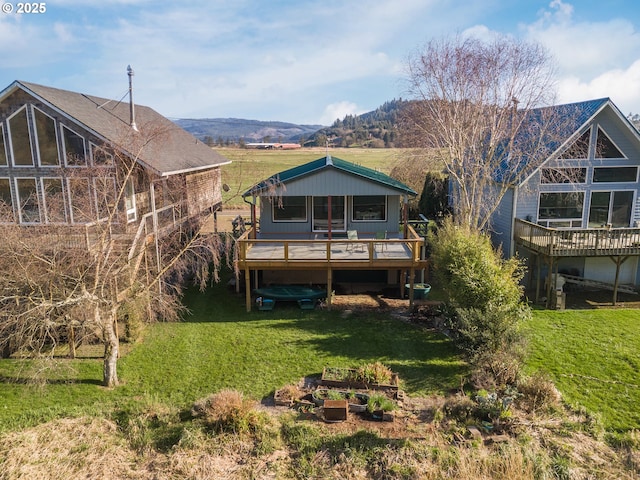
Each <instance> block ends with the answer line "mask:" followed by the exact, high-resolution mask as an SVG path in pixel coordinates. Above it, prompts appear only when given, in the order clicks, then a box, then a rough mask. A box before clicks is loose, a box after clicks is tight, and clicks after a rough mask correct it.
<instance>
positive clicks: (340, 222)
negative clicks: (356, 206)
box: [313, 196, 347, 232]
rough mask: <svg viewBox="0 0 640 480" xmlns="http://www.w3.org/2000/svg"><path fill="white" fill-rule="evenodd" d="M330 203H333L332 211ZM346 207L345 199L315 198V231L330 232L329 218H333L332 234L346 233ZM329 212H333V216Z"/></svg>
mask: <svg viewBox="0 0 640 480" xmlns="http://www.w3.org/2000/svg"><path fill="white" fill-rule="evenodd" d="M329 203H331V209H329ZM345 206H346V200H345V197H338V196H336V197H333V196H332V197H313V231H314V232H327V231H329V217H331V231H332V232H344V231H346V229H347V224H346V221H345V219H346V214H345V211H346V208H345ZM329 210H331V215H329Z"/></svg>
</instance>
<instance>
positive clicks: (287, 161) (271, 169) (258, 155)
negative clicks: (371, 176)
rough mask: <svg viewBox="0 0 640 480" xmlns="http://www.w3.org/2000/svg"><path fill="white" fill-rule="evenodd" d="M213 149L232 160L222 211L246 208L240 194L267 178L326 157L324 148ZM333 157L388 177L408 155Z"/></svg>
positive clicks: (366, 151) (339, 153) (336, 153)
mask: <svg viewBox="0 0 640 480" xmlns="http://www.w3.org/2000/svg"><path fill="white" fill-rule="evenodd" d="M214 150H215V151H216V152H218V153H220V154H221V155H223V156H225V157H226V158H228V159H229V160H231V161H232V163H231V164H230V165H225V166H224V167H222V182H223V183H226V184H227V185H228V186H229V191H228V192H223V202H224V207H223V208H225V209H230V208H246V207H247V204H246V203H244V202H243V200H242V194H243V193H244V192H246V191H247V190H248V189H249V188H251V186H253V185H255V184H256V183H258V182H260V181H261V180H264V179H265V178H268V177H269V176H271V175H273V174H275V173H278V172H281V171H283V170H287V169H288V168H292V167H296V166H298V165H302V164H304V163H307V162H310V161H312V160H317V159H318V158H322V157H325V156H326V155H327V149H325V148H322V147H314V148H299V149H295V150H255V149H246V148H220V147H215V148H214ZM328 153H329V155H331V156H332V157H337V158H341V159H342V160H346V161H348V162H353V163H356V164H358V165H362V166H364V167H368V168H372V169H374V170H378V171H380V172H383V173H386V174H389V172H391V169H392V168H393V167H394V165H395V164H396V162H397V161H398V160H399V159H401V158H402V156H403V155H405V154H406V153H407V150H406V149H402V148H331V149H329V150H328Z"/></svg>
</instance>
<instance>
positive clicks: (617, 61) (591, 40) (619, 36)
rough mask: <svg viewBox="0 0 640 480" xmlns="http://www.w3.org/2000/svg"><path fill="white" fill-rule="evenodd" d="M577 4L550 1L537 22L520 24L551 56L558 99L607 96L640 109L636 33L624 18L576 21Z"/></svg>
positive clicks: (639, 34)
mask: <svg viewBox="0 0 640 480" xmlns="http://www.w3.org/2000/svg"><path fill="white" fill-rule="evenodd" d="M576 8H580V5H577V7H574V6H573V5H572V4H570V3H565V2H563V1H562V0H553V1H552V2H551V3H550V4H549V8H548V9H546V10H543V11H541V12H540V13H539V19H538V20H537V21H536V22H534V23H532V24H529V25H521V28H522V29H523V31H524V34H525V36H526V37H527V38H529V39H532V40H535V41H538V42H539V43H541V44H543V45H545V46H546V47H547V48H548V49H549V51H550V52H551V53H552V55H553V56H554V57H555V60H556V62H557V64H558V71H559V77H560V78H559V82H558V96H559V101H561V102H572V101H580V100H589V99H593V98H600V97H611V98H612V99H613V101H614V102H615V103H616V105H618V106H619V107H620V108H621V109H623V110H624V109H633V111H634V112H640V32H638V30H637V29H636V27H635V26H634V24H633V23H632V22H631V21H630V20H629V19H626V18H615V17H614V18H607V19H603V20H597V21H576V20H575V16H576ZM585 8H586V7H585Z"/></svg>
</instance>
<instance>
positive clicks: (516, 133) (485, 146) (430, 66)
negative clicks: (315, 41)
mask: <svg viewBox="0 0 640 480" xmlns="http://www.w3.org/2000/svg"><path fill="white" fill-rule="evenodd" d="M553 72H554V70H553V65H552V62H551V61H550V58H549V56H548V55H547V53H546V51H545V50H544V49H543V48H542V47H541V46H539V45H537V44H532V43H526V42H522V41H518V40H515V39H512V38H509V37H496V38H494V39H493V40H491V41H483V40H479V39H477V38H473V37H463V36H456V37H454V38H446V39H440V40H433V41H431V42H429V43H427V45H426V46H425V47H424V48H423V49H421V50H420V51H418V53H416V54H415V55H413V56H412V57H411V58H410V59H409V61H408V75H407V76H408V82H409V92H410V95H411V96H412V97H413V98H414V101H412V102H410V103H409V104H408V105H407V107H406V110H405V112H404V115H403V125H404V130H405V131H404V138H405V140H407V141H408V142H410V144H411V145H413V146H415V147H417V148H418V149H422V150H423V151H427V150H428V152H429V155H430V158H431V159H432V163H433V165H434V169H436V170H438V171H443V170H444V172H445V174H446V175H448V176H449V179H450V182H451V185H452V188H454V189H455V192H456V195H455V202H454V205H453V206H452V207H453V213H454V217H455V219H456V221H457V222H459V223H461V224H466V225H469V226H470V227H473V228H481V229H482V228H486V227H488V226H490V225H489V221H490V218H491V214H492V213H493V212H494V210H495V209H496V208H497V207H498V205H499V203H500V200H501V199H502V198H503V196H504V195H505V193H506V191H507V190H508V189H509V188H512V187H513V186H515V185H518V184H520V183H521V182H522V180H523V179H525V178H526V177H527V176H528V175H529V174H530V173H531V171H532V170H533V169H534V168H535V167H537V166H539V165H540V162H541V161H543V160H545V159H546V158H547V157H548V156H549V155H550V154H551V152H552V151H553V149H554V148H557V147H558V143H557V142H554V141H553V139H554V138H556V139H557V138H558V132H559V131H561V130H563V125H564V124H568V116H567V115H566V113H567V112H564V114H563V115H559V112H558V110H557V109H553V108H541V107H545V106H548V105H550V104H551V103H552V101H553V99H554V88H553V84H554V76H553ZM564 130H566V128H565V129H564ZM564 133H566V132H564Z"/></svg>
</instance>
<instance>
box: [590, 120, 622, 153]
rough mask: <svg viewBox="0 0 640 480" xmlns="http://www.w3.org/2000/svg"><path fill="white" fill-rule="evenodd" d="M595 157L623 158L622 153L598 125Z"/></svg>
mask: <svg viewBox="0 0 640 480" xmlns="http://www.w3.org/2000/svg"><path fill="white" fill-rule="evenodd" d="M595 157H596V158H625V156H624V154H623V153H622V152H621V151H620V150H619V149H618V147H616V146H615V144H614V143H613V142H612V141H611V139H610V138H609V137H608V136H607V134H606V133H604V131H603V130H602V129H601V128H600V127H598V140H597V141H596V154H595Z"/></svg>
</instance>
